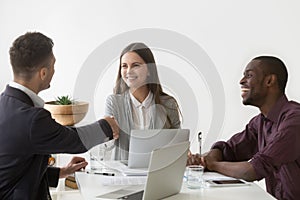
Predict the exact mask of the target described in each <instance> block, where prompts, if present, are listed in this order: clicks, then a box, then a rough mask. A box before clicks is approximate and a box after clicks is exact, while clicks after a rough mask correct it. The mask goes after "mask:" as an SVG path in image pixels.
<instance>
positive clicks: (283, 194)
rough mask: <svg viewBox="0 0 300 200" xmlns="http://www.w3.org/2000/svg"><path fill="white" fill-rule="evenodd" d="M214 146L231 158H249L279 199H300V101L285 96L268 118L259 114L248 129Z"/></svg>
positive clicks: (258, 174)
mask: <svg viewBox="0 0 300 200" xmlns="http://www.w3.org/2000/svg"><path fill="white" fill-rule="evenodd" d="M212 148H218V149H221V150H223V158H224V160H227V161H248V160H250V163H251V164H252V166H253V168H254V170H255V172H256V175H257V180H260V179H262V178H265V180H266V186H267V191H268V192H269V193H270V194H272V195H273V196H274V197H276V198H277V199H293V200H298V199H300V104H298V103H296V102H293V101H288V100H287V98H286V96H285V95H284V96H282V97H281V98H280V99H279V100H278V102H277V103H276V105H275V106H274V107H273V108H272V110H271V111H270V112H269V114H268V116H267V117H264V116H263V115H262V114H259V115H257V116H255V117H254V118H252V119H251V121H250V122H249V124H247V126H246V129H245V130H244V131H242V132H240V133H237V134H235V135H234V136H233V137H231V138H230V139H229V140H228V141H227V142H217V143H215V144H214V145H213V147H212Z"/></svg>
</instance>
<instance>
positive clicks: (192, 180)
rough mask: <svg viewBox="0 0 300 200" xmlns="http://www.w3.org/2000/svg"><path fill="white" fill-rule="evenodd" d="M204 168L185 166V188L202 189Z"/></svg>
mask: <svg viewBox="0 0 300 200" xmlns="http://www.w3.org/2000/svg"><path fill="white" fill-rule="evenodd" d="M203 173H204V167H203V166H202V165H190V166H187V172H186V175H187V187H188V188H190V189H199V188H201V187H203V179H202V176H203Z"/></svg>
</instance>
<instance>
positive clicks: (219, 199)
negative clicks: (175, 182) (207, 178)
mask: <svg viewBox="0 0 300 200" xmlns="http://www.w3.org/2000/svg"><path fill="white" fill-rule="evenodd" d="M75 177H76V180H77V184H78V186H79V190H80V193H81V195H82V197H83V198H84V199H86V200H93V199H95V200H96V199H98V200H99V198H96V196H98V195H102V194H105V193H108V192H112V191H114V190H117V189H121V188H124V187H127V186H125V185H109V186H106V185H103V184H102V182H101V175H95V174H87V173H86V172H76V174H75ZM170 184H171V183H170ZM165 199H168V200H182V199H184V200H194V199H205V200H240V199H243V200H253V199H255V200H274V199H275V198H273V197H272V196H271V195H270V194H268V193H267V192H266V191H264V190H263V189H262V188H261V187H259V186H258V185H257V184H255V183H251V184H250V185H247V186H235V187H207V188H201V189H189V188H187V186H186V184H185V182H183V184H182V188H181V191H180V193H178V194H176V195H173V196H170V197H168V198H165Z"/></svg>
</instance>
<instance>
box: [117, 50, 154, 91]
mask: <svg viewBox="0 0 300 200" xmlns="http://www.w3.org/2000/svg"><path fill="white" fill-rule="evenodd" d="M148 74H149V72H148V67H147V64H146V63H145V61H144V60H143V59H142V58H141V57H140V56H139V55H138V54H137V53H135V52H132V51H131V52H127V53H125V54H124V55H123V56H122V58H121V76H122V79H123V80H124V82H125V83H126V84H127V86H128V87H129V88H130V90H131V91H133V90H136V89H138V88H140V87H142V86H147V76H148Z"/></svg>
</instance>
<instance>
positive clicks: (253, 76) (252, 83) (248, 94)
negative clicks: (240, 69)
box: [240, 60, 268, 107]
mask: <svg viewBox="0 0 300 200" xmlns="http://www.w3.org/2000/svg"><path fill="white" fill-rule="evenodd" d="M265 77H266V74H265V73H264V71H263V68H262V66H261V61H259V60H252V61H251V62H250V63H249V64H248V65H247V66H246V69H245V71H244V76H243V78H242V79H241V81H240V84H241V91H242V94H241V96H242V98H243V104H244V105H253V106H257V107H261V106H262V105H263V104H264V103H265V100H266V96H267V94H268V93H267V91H268V88H267V86H266V84H265Z"/></svg>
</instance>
